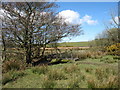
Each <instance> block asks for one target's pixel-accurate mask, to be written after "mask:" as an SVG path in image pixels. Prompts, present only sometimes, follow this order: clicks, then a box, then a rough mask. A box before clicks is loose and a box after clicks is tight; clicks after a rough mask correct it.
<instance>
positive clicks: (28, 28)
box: [2, 2, 81, 64]
mask: <svg viewBox="0 0 120 90" xmlns="http://www.w3.org/2000/svg"><path fill="white" fill-rule="evenodd" d="M56 6H57V5H56V4H55V3H50V2H39V3H35V2H14V3H3V4H2V10H3V11H4V13H5V14H4V15H3V16H4V18H3V19H2V20H3V25H2V27H3V30H6V32H5V34H6V38H7V40H8V41H11V42H12V43H14V44H15V45H16V46H20V47H22V48H24V49H25V54H26V63H28V64H29V63H31V62H32V58H33V57H32V56H35V55H34V53H33V50H35V49H34V46H35V45H37V47H38V49H39V50H38V51H40V48H41V47H42V48H43V49H42V51H40V52H41V56H44V52H45V48H46V45H47V44H49V43H52V42H56V41H59V40H60V39H61V38H64V37H67V36H71V35H73V36H74V35H79V34H80V33H81V29H80V28H81V27H80V25H70V24H67V23H65V22H64V20H63V19H62V18H60V17H58V16H57V13H55V12H54V8H55V7H56ZM38 54H39V53H38Z"/></svg>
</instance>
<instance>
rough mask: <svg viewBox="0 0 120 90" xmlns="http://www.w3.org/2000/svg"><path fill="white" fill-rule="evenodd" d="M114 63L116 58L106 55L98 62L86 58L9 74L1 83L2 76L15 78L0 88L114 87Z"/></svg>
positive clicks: (115, 82) (115, 75)
mask: <svg viewBox="0 0 120 90" xmlns="http://www.w3.org/2000/svg"><path fill="white" fill-rule="evenodd" d="M106 60H107V61H109V60H113V61H114V62H106ZM117 62H118V59H113V56H110V55H109V56H103V57H101V58H98V59H92V58H88V59H85V60H82V61H76V62H71V63H65V64H56V65H50V66H36V67H31V68H28V69H26V70H22V71H14V72H13V71H10V72H8V73H5V74H4V78H3V80H4V79H5V76H7V79H9V77H10V76H11V75H12V76H13V78H14V77H16V79H13V80H12V78H11V77H10V80H8V81H7V82H6V83H4V85H3V88H117V87H118V75H117V74H118V63H117ZM16 73H17V74H16ZM18 73H19V74H18ZM7 79H5V80H7ZM5 80H4V82H5Z"/></svg>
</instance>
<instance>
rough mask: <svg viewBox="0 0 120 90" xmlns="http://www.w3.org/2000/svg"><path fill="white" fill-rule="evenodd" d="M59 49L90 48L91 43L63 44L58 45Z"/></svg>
mask: <svg viewBox="0 0 120 90" xmlns="http://www.w3.org/2000/svg"><path fill="white" fill-rule="evenodd" d="M58 46H59V47H88V46H89V42H63V43H58Z"/></svg>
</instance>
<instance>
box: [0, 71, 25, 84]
mask: <svg viewBox="0 0 120 90" xmlns="http://www.w3.org/2000/svg"><path fill="white" fill-rule="evenodd" d="M24 75H26V73H24V72H23V71H10V72H8V73H5V74H4V75H3V77H2V84H3V85H5V84H6V83H8V82H10V81H15V80H16V79H18V78H20V77H23V76H24Z"/></svg>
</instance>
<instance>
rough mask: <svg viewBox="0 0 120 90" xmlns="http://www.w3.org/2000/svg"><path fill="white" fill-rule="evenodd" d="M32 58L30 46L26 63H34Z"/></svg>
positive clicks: (27, 48) (27, 50)
mask: <svg viewBox="0 0 120 90" xmlns="http://www.w3.org/2000/svg"><path fill="white" fill-rule="evenodd" d="M31 56H32V51H31V48H30V46H28V47H26V63H27V64H31V62H32V58H31Z"/></svg>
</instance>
